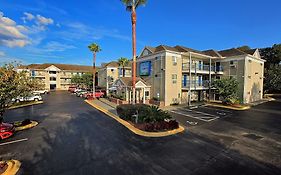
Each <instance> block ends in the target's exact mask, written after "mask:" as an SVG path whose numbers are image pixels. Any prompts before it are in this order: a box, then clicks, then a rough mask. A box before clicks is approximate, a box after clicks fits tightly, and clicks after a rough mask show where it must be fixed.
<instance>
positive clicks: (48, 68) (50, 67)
mask: <svg viewBox="0 0 281 175" xmlns="http://www.w3.org/2000/svg"><path fill="white" fill-rule="evenodd" d="M45 70H47V71H60V69H59V68H57V67H56V66H54V65H51V66H49V67H47V68H46V69H45Z"/></svg>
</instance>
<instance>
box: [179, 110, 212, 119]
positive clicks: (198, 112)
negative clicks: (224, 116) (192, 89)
mask: <svg viewBox="0 0 281 175" xmlns="http://www.w3.org/2000/svg"><path fill="white" fill-rule="evenodd" d="M184 110H185V111H189V112H194V113H197V114H203V115H208V116H211V117H217V116H215V115H212V114H208V113H205V112H200V111H194V110H193V111H192V110H189V109H184Z"/></svg>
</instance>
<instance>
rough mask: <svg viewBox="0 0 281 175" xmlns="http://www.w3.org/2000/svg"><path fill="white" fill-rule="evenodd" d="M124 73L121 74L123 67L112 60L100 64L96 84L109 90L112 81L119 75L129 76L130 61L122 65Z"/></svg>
mask: <svg viewBox="0 0 281 175" xmlns="http://www.w3.org/2000/svg"><path fill="white" fill-rule="evenodd" d="M124 69H125V75H123V67H122V66H120V65H119V63H118V62H116V61H112V62H110V63H105V64H102V65H101V67H100V69H99V71H98V86H99V87H101V88H104V89H106V91H108V90H109V88H110V87H111V86H112V84H113V82H114V81H116V80H117V79H118V78H120V77H131V76H132V72H131V62H130V63H129V64H128V66H126V67H124Z"/></svg>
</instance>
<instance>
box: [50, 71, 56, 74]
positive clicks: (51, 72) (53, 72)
mask: <svg viewBox="0 0 281 175" xmlns="http://www.w3.org/2000/svg"><path fill="white" fill-rule="evenodd" d="M49 74H57V72H56V71H49Z"/></svg>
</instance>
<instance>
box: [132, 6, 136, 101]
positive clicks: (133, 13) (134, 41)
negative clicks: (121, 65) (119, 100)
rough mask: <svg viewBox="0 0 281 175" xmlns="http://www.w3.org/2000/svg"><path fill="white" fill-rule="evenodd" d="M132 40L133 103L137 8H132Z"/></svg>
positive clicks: (134, 93) (134, 96)
mask: <svg viewBox="0 0 281 175" xmlns="http://www.w3.org/2000/svg"><path fill="white" fill-rule="evenodd" d="M131 20H132V41H133V65H132V66H133V67H132V73H133V74H132V85H133V101H132V104H135V102H136V21H137V15H136V11H135V8H134V7H133V9H132V16H131Z"/></svg>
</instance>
